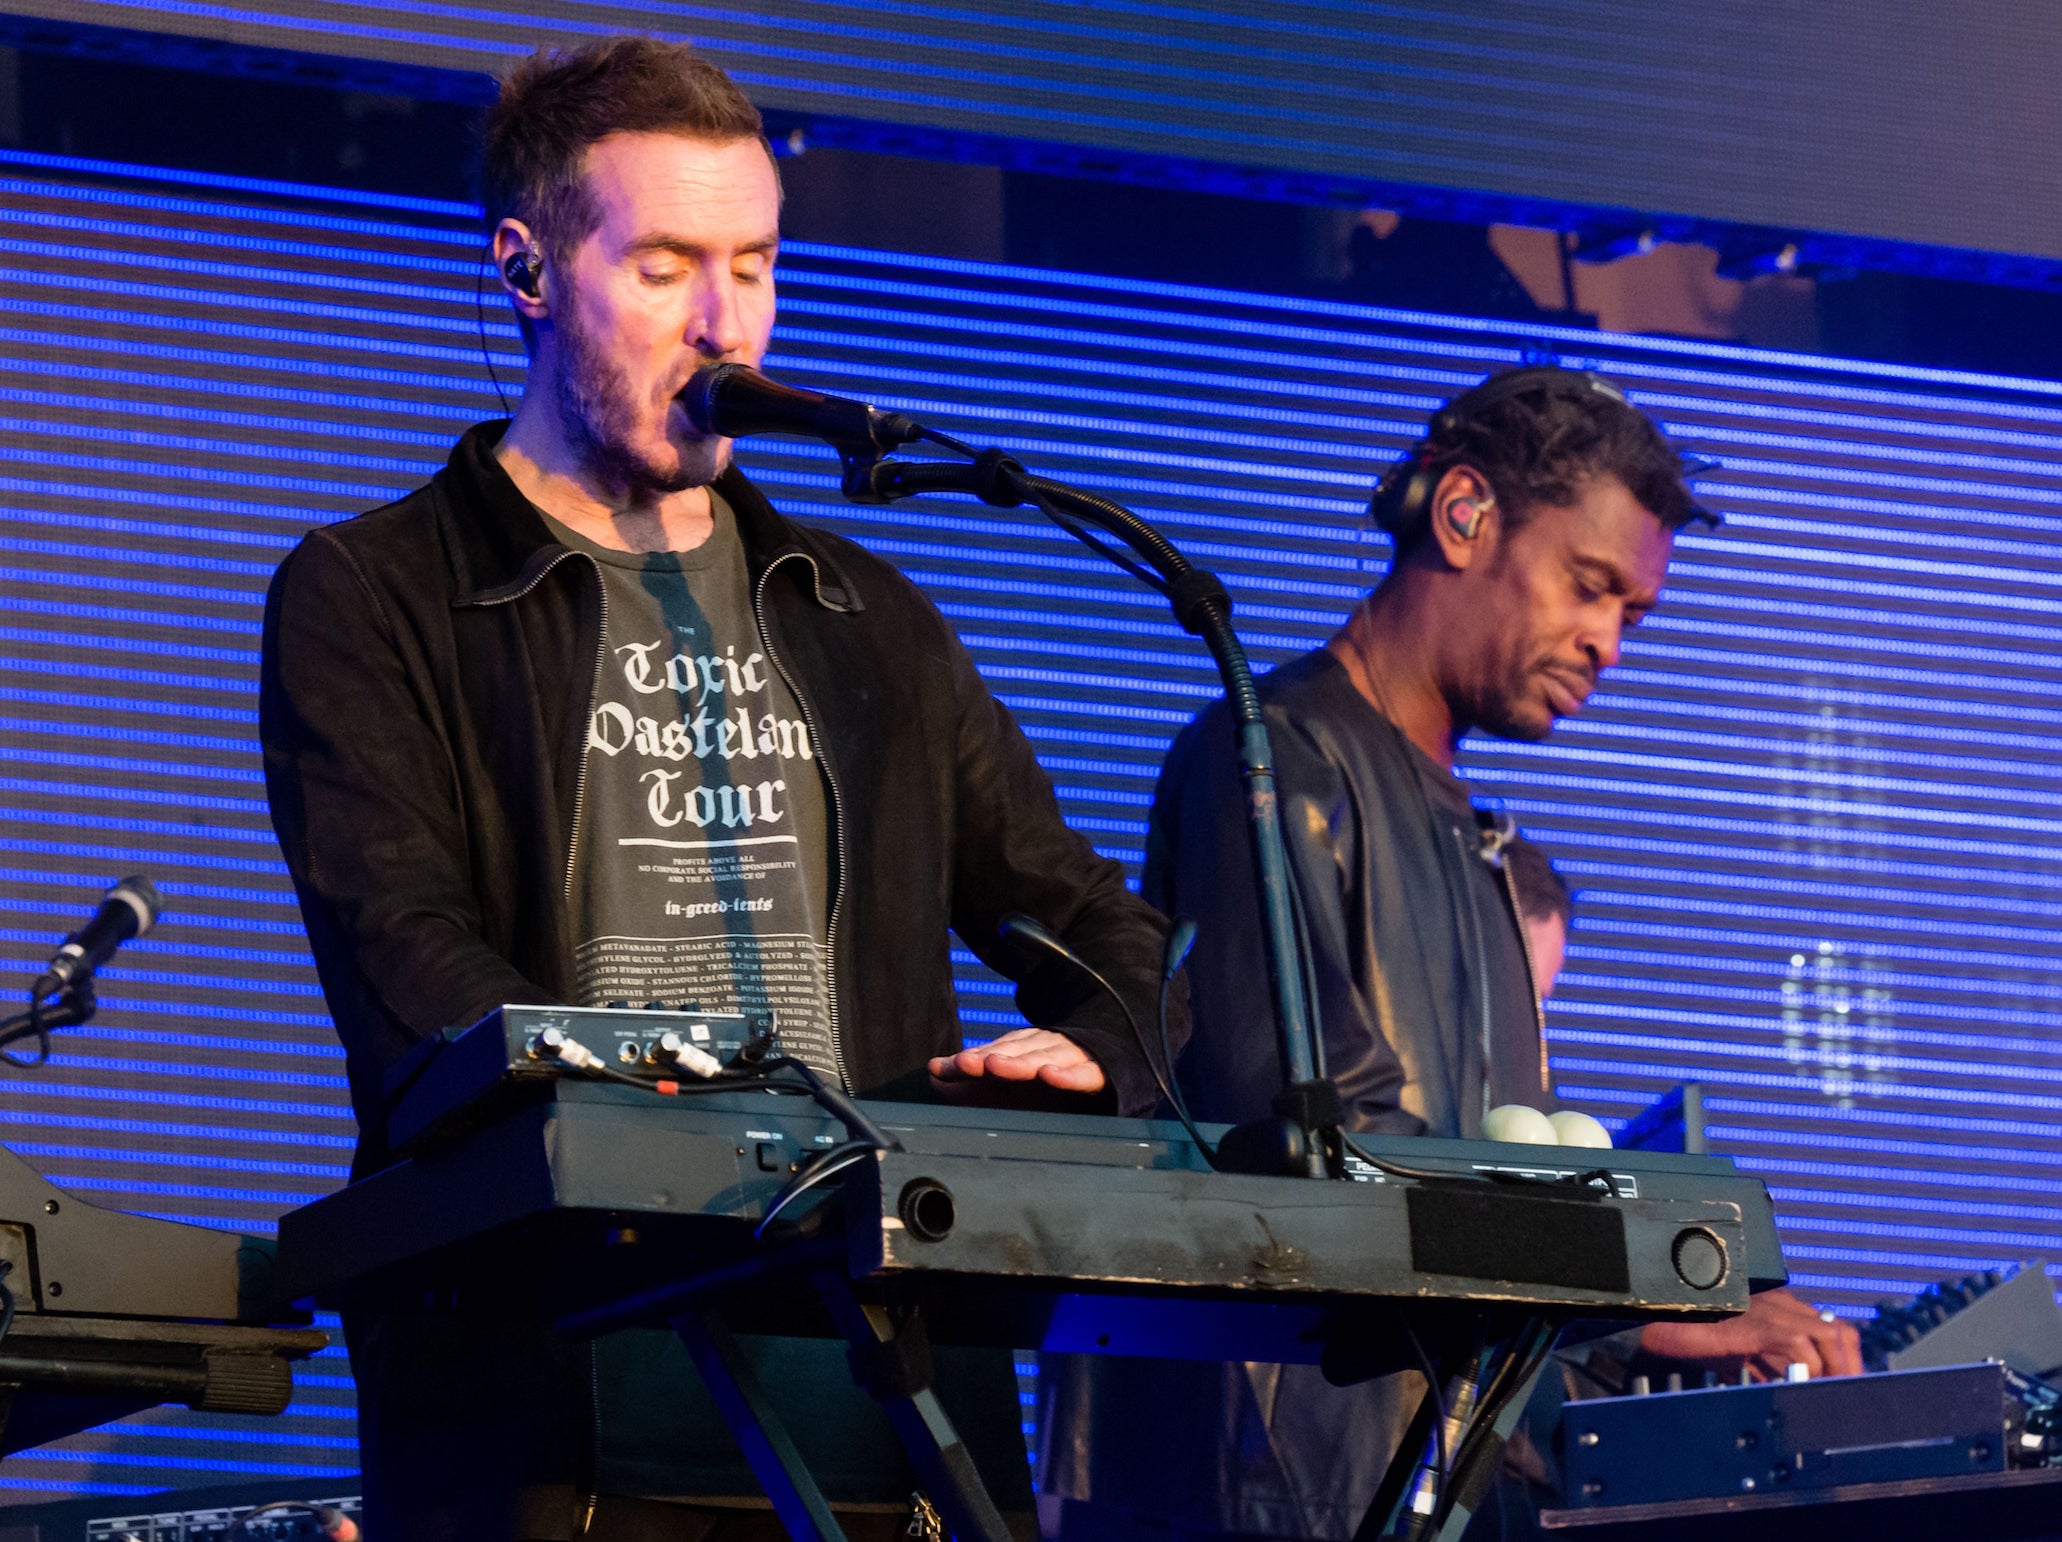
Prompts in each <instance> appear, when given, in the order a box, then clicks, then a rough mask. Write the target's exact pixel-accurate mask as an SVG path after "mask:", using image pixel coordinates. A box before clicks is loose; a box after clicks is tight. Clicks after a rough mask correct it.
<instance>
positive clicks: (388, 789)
mask: <svg viewBox="0 0 2062 1542" xmlns="http://www.w3.org/2000/svg"><path fill="white" fill-rule="evenodd" d="M502 427H503V425H501V424H499V423H490V424H483V425H481V426H479V427H477V428H474V429H472V430H471V431H469V432H468V433H467V434H466V435H465V436H464V437H463V438H462V439H461V440H460V441H459V443H458V444H457V446H456V447H455V448H454V449H453V451H452V453H451V458H450V463H449V464H448V465H447V466H446V467H445V468H444V469H443V470H442V471H440V472H438V474H437V475H436V476H435V478H433V479H432V480H431V482H430V483H429V485H428V486H427V487H424V488H423V489H421V490H420V491H418V492H416V493H413V494H411V495H409V496H408V497H406V498H403V499H401V500H400V501H399V502H396V503H392V504H389V505H387V506H386V507H384V508H380V509H376V510H374V511H372V512H371V513H369V514H364V515H360V516H359V517H357V518H355V519H350V520H346V521H344V522H342V523H340V524H336V525H331V526H328V527H325V528H322V529H318V530H316V531H314V532H313V533H311V534H310V535H309V536H308V537H307V538H306V539H305V540H303V541H302V542H301V543H300V545H299V546H297V547H296V548H295V549H294V551H293V552H292V554H291V555H289V556H288V557H287V559H286V561H285V562H284V563H282V564H281V566H280V569H279V572H278V574H277V575H276V577H275V578H274V580H273V583H272V592H271V596H270V601H269V604H268V605H267V608H266V614H265V645H264V666H263V694H262V696H261V698H260V713H259V718H260V734H261V736H262V738H263V741H264V747H265V776H266V786H267V790H268V792H269V794H270V797H271V804H272V818H273V824H274V826H275V827H276V829H277V830H278V833H279V840H280V845H281V848H282V849H283V851H284V853H285V856H286V861H287V866H288V868H289V870H290V871H291V872H292V874H293V878H294V883H295V887H296V889H297V890H298V892H299V895H300V900H301V913H302V917H303V919H304V920H305V922H306V924H307V928H308V936H309V940H310V942H311V944H312V945H313V948H314V953H315V961H316V967H317V969H318V971H319V973H320V975H321V979H322V987H323V992H324V994H325V995H326V997H327V998H328V1001H329V1007H330V1011H331V1014H332V1016H333V1017H334V1018H335V1020H336V1025H337V1031H338V1033H339V1035H340V1036H341V1037H342V1039H343V1042H344V1047H345V1051H346V1054H347V1064H348V1068H349V1073H350V1081H351V1094H352V1102H353V1105H354V1107H355V1108H356V1111H357V1115H358V1121H359V1132H360V1146H359V1169H360V1170H361V1171H364V1170H368V1169H369V1168H371V1167H373V1166H376V1165H377V1164H378V1163H379V1162H381V1161H382V1160H384V1159H385V1153H386V1144H385V1136H384V1112H385V1111H384V1109H383V1108H382V1100H381V1083H382V1079H383V1076H384V1073H385V1071H386V1069H387V1068H388V1067H389V1066H391V1065H392V1064H393V1063H394V1062H395V1061H396V1060H397V1059H398V1058H400V1057H401V1056H402V1055H404V1054H405V1053H406V1052H407V1050H408V1049H409V1047H410V1046H411V1045H413V1044H414V1043H416V1042H417V1041H419V1040H420V1039H422V1038H424V1037H425V1036H427V1035H430V1034H434V1033H436V1032H438V1031H439V1030H441V1029H443V1028H445V1027H447V1026H450V1025H454V1024H465V1023H470V1022H472V1021H473V1020H475V1019H476V1018H478V1017H480V1016H481V1015H482V1014H484V1013H485V1012H487V1011H488V1010H489V1009H491V1008H492V1007H494V1006H495V1005H497V1004H499V1003H502V1002H562V1001H568V1000H570V999H571V996H570V992H571V988H572V978H573V962H572V940H571V937H570V935H569V906H568V882H569V873H568V855H569V851H568V848H569V843H570V832H571V830H572V827H573V819H574V808H575V799H576V797H577V795H578V787H579V781H580V772H581V765H582V759H583V746H584V743H585V737H586V728H587V715H588V712H589V711H590V708H591V705H592V693H593V688H594V679H595V672H596V669H597V667H598V661H599V653H600V646H601V604H602V601H601V575H600V573H599V571H598V570H597V569H596V567H595V564H594V562H593V560H592V559H591V558H589V557H586V556H584V555H582V554H579V553H576V552H574V551H572V550H570V549H568V548H567V547H565V546H563V545H561V544H559V543H558V542H557V541H555V540H554V539H553V538H552V536H551V534H550V533H549V531H548V529H547V527H546V525H545V524H544V521H543V520H542V518H541V517H540V516H539V515H538V514H537V512H536V510H535V509H534V508H532V507H531V505H530V504H529V503H528V502H527V500H525V499H524V498H523V497H522V496H521V494H520V493H519V492H517V491H516V489H515V486H514V484H513V483H512V482H511V481H510V480H509V479H508V477H507V474H506V473H505V472H504V471H503V470H502V469H501V467H500V465H499V464H498V463H497V462H496V461H495V459H494V457H493V454H492V450H493V447H494V445H495V444H496V443H497V442H498V440H499V437H500V434H501V431H502ZM717 487H718V489H719V490H720V491H721V493H722V494H723V496H724V497H725V499H727V500H728V501H729V503H730V505H731V507H732V508H733V509H734V510H735V511H736V513H737V519H738V525H739V529H740V533H741V535H742V537H743V542H744V548H745V553H746V560H747V563H748V565H749V568H750V574H751V581H752V586H753V594H754V597H755V604H756V606H757V609H758V612H759V619H760V623H761V626H762V627H763V629H764V632H765V636H766V640H767V644H768V648H769V650H770V652H771V653H772V654H773V655H774V657H775V659H776V660H777V663H778V665H779V667H780V668H781V669H782V670H783V672H784V673H785V674H786V675H787V677H788V679H789V682H790V684H791V685H792V686H793V688H794V690H795V693H796V695H797V697H798V698H799V699H800V701H801V703H802V706H803V709H804V712H805V715H806V716H807V718H808V719H809V721H810V724H811V726H812V730H813V734H814V739H815V743H816V744H817V746H818V751H819V755H820V758H821V760H822V762H823V764H824V766H825V768H826V770H827V772H828V773H829V776H830V780H831V788H832V809H831V828H832V832H833V846H834V858H835V871H834V873H833V877H832V894H833V901H832V907H831V922H830V930H831V957H830V972H831V986H832V1001H833V1011H834V1013H835V1014H836V1017H837V1020H838V1022H839V1025H840V1039H841V1043H842V1048H843V1052H844V1057H845V1062H846V1068H847V1074H848V1077H849V1080H850V1082H851V1085H852V1088H853V1090H854V1091H856V1092H858V1093H860V1094H862V1095H865V1096H873V1097H904V1098H908V1097H922V1096H924V1095H926V1087H927V1083H926V1078H925V1074H924V1061H925V1060H926V1059H927V1058H928V1057H930V1056H932V1055H937V1054H946V1053H951V1052H953V1051H955V1050H956V1049H957V1048H958V1047H959V1043H960V1027H959V1020H958V1015H957V1009H956V1005H955V997H954V993H953V983H952V970H951V962H950V956H949V951H948V941H947V937H946V933H947V930H948V929H950V930H953V931H956V932H957V933H958V934H959V935H960V937H961V938H962V939H964V941H965V942H966V944H967V946H968V947H969V948H971V949H972V950H973V951H974V953H975V954H976V955H978V956H979V957H980V958H981V959H982V960H983V961H985V962H986V963H988V964H990V965H992V966H993V967H995V968H997V969H999V970H1000V971H1002V972H1003V973H1004V974H1006V975H1008V976H1010V977H1011V978H1012V979H1014V980H1017V981H1018V982H1019V988H1018V991H1017V1001H1018V1005H1019V1007H1020V1009H1021V1010H1022V1011H1023V1012H1024V1013H1025V1015H1026V1017H1027V1018H1028V1019H1029V1020H1030V1021H1031V1022H1033V1023H1036V1024H1040V1025H1062V1024H1064V1031H1065V1032H1066V1033H1067V1035H1068V1036H1069V1037H1070V1038H1073V1039H1074V1040H1075V1041H1076V1042H1078V1043H1080V1044H1081V1045H1082V1046H1083V1047H1084V1048H1085V1049H1087V1050H1088V1051H1089V1052H1090V1053H1091V1054H1093V1055H1094V1056H1095V1057H1096V1059H1097V1060H1098V1061H1100V1062H1101V1064H1102V1066H1103V1068H1104V1072H1105V1074H1106V1075H1107V1077H1108V1079H1109V1081H1110V1083H1111V1086H1112V1089H1113V1094H1112V1095H1108V1096H1106V1097H1105V1099H1104V1100H1103V1102H1104V1106H1108V1107H1114V1108H1116V1109H1118V1110H1119V1111H1121V1112H1125V1113H1143V1112H1146V1111H1148V1110H1150V1109H1151V1107H1152V1106H1153V1104H1154V1102H1155V1101H1156V1095H1155V1092H1154V1088H1153V1082H1152V1077H1151V1073H1150V1069H1149V1067H1148V1065H1147V1063H1146V1061H1145V1060H1144V1058H1143V1052H1142V1051H1141V1050H1140V1048H1139V1047H1138V1045H1137V1043H1136V1041H1135V1040H1134V1039H1133V1038H1132V1037H1131V1036H1130V1034H1129V1033H1128V1032H1127V1031H1126V1029H1125V1027H1124V1024H1123V1020H1122V1017H1121V1014H1120V1013H1119V1012H1118V1010H1117V1008H1116V1007H1115V1005H1114V1004H1112V1003H1111V1002H1110V1001H1109V1000H1108V999H1107V998H1104V997H1093V996H1090V995H1089V994H1088V993H1087V992H1086V991H1084V990H1083V989H1082V988H1080V987H1079V986H1078V985H1077V984H1076V983H1075V982H1074V981H1073V980H1071V979H1065V978H1054V976H1053V975H1052V974H1051V973H1044V974H1041V973H1037V972H1034V971H1031V970H1029V969H1028V968H1027V967H1026V965H1025V964H1024V963H1023V962H1022V961H1020V960H1019V959H1017V958H1016V957H1014V956H1013V955H1012V952H1011V950H1010V949H1009V948H1008V947H1007V945H1006V944H1005V943H1004V942H1003V941H1002V939H1001V938H1000V937H999V936H998V933H997V930H996V927H997V923H998V921H999V920H1000V918H1001V917H1002V916H1003V915H1005V914H1007V913H1008V912H1010V911H1012V910H1022V911H1025V912H1028V913H1029V914H1031V915H1033V916H1036V917H1037V918H1038V919H1040V920H1042V921H1043V922H1045V923H1046V924H1047V925H1048V926H1050V927H1052V928H1053V929H1054V930H1056V931H1057V932H1058V933H1059V934H1060V935H1061V936H1062V937H1064V938H1065V939H1066V940H1067V942H1068V943H1069V944H1071V945H1072V946H1073V947H1074V949H1075V950H1076V951H1077V952H1079V953H1080V954H1081V955H1082V956H1083V957H1085V958H1086V959H1088V960H1089V961H1090V962H1091V963H1093V964H1095V965H1096V966H1097V967H1098V968H1100V969H1101V971H1102V972H1103V974H1104V975H1106V976H1107V977H1108V978H1109V979H1110V980H1111V981H1113V982H1114V983H1115V985H1116V986H1117V988H1118V989H1119V990H1120V991H1123V992H1124V993H1125V994H1126V996H1127V997H1128V998H1129V999H1130V1000H1131V1002H1132V1004H1133V1006H1134V1009H1135V1010H1137V1011H1140V1012H1145V1011H1148V1010H1150V1009H1151V1005H1152V1002H1153V999H1154V991H1155V988H1156V985H1157V981H1158V974H1159V961H1160V956H1161V950H1162V946H1163V941H1162V939H1163V935H1164V926H1163V923H1162V922H1161V920H1160V918H1159V917H1158V916H1157V915H1155V914H1154V912H1153V911H1152V910H1151V909H1150V908H1149V907H1148V906H1147V905H1145V904H1144V903H1143V902H1142V901H1140V900H1139V899H1137V898H1136V897H1135V896H1133V895H1132V894H1131V893H1130V892H1129V891H1128V890H1127V888H1126V887H1125V883H1124V875H1123V871H1122V869H1121V868H1120V867H1119V866H1118V864H1116V863H1115V862H1112V861H1108V860H1106V859H1104V858H1101V857H1098V856H1097V855H1096V854H1095V852H1094V850H1093V849H1092V848H1091V847H1090V846H1089V844H1088V842H1087V841H1085V840H1083V839H1082V838H1081V837H1080V836H1079V835H1076V834H1075V833H1074V832H1073V831H1072V830H1070V829H1069V828H1068V827H1067V826H1066V824H1065V823H1064V822H1063V821H1062V820H1061V817H1060V811H1059V805H1058V802H1057V800H1056V798H1055V797H1054V794H1053V790H1052V786H1051V784H1050V783H1049V782H1048V781H1047V779H1046V777H1045V774H1044V772H1043V771H1042V770H1040V768H1039V766H1038V763H1037V761H1036V759H1035V758H1034V757H1033V755H1032V752H1031V747H1030V745H1029V744H1028V742H1027V741H1026V740H1025V738H1024V736H1023V734H1022V732H1021V731H1020V730H1019V729H1018V727H1017V725H1016V723H1015V721H1014V720H1013V719H1012V718H1011V716H1010V714H1009V712H1008V711H1007V710H1006V709H1005V708H1004V707H1003V706H1002V705H1001V704H1000V703H998V702H997V701H996V700H995V698H994V697H992V696H991V695H990V694H989V693H988V691H987V689H986V688H985V687H984V686H983V684H982V683H981V680H980V677H979V676H978V675H977V674H976V673H975V670H974V666H973V662H972V660H971V659H970V658H969V657H968V656H967V653H966V651H965V649H964V648H962V647H961V646H960V644H959V641H958V639H957V638H955V637H954V635H953V633H952V630H951V628H950V626H948V625H947V623H946V621H945V619H944V618H943V617H942V616H941V615H939V613H938V611H937V609H936V608H935V607H934V606H933V605H932V604H931V603H930V602H929V601H928V600H926V599H925V598H924V597H923V595H922V594H920V593H919V592H918V591H917V589H916V588H915V587H914V586H913V585H912V584H910V583H909V581H908V580H907V579H905V578H903V577H902V575H901V574H900V573H898V572H896V571H895V569H893V568H892V567H890V566H889V565H888V564H886V563H884V562H882V561H880V560H879V559H878V558H876V557H873V556H872V555H870V554H869V553H867V552H866V551H865V550H863V549H862V548H860V547H858V546H855V545H854V544H852V543H851V542H849V541H845V540H841V539H839V538H838V537H836V536H832V535H828V534H825V533H823V532H821V531H816V530H810V529H806V528H804V527H802V526H799V525H796V524H793V523H791V522H789V521H788V520H786V519H784V518H783V517H781V515H779V514H778V513H776V512H775V511H774V509H773V508H772V506H771V505H770V504H768V502H767V501H766V499H765V498H764V497H763V496H762V495H761V494H760V493H759V491H758V489H756V488H755V487H753V486H752V484H751V483H750V482H749V481H747V480H746V479H745V477H744V476H743V474H742V473H740V472H738V471H737V470H735V469H734V468H733V469H732V470H731V471H729V472H727V473H726V474H725V475H724V477H723V478H722V480H721V481H719V482H718V483H717ZM1181 1016H1182V1017H1183V1018H1184V1021H1183V1022H1181V1023H1178V1024H1177V1031H1185V1012H1183V1013H1182V1014H1181Z"/></svg>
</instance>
